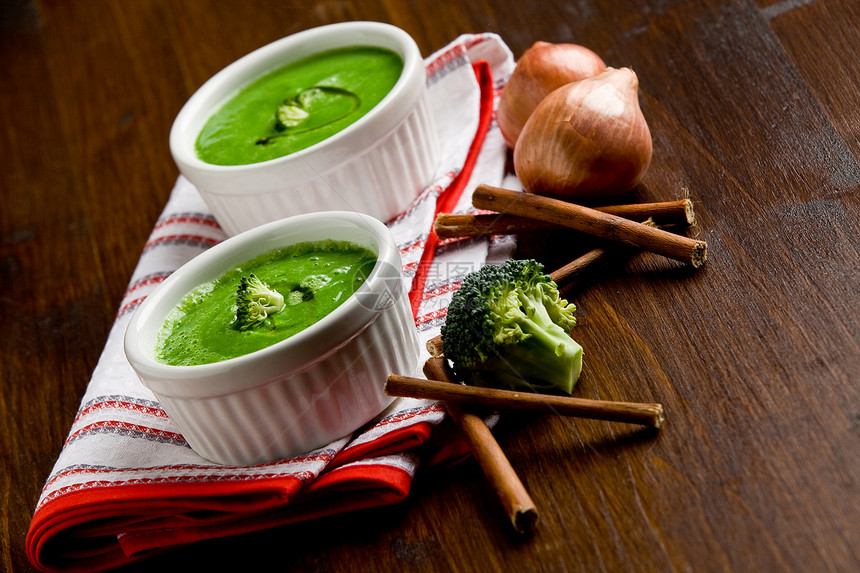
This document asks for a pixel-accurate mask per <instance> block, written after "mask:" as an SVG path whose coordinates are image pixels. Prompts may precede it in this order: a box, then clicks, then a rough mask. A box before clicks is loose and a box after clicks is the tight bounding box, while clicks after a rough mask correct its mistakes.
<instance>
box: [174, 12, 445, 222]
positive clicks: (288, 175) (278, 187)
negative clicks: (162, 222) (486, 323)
mask: <svg viewBox="0 0 860 573" xmlns="http://www.w3.org/2000/svg"><path fill="white" fill-rule="evenodd" d="M353 46H372V47H379V48H385V49H388V50H391V51H394V52H395V53H397V54H399V55H400V57H401V58H402V59H403V71H402V73H401V76H400V78H399V80H398V81H397V83H396V84H395V85H394V87H393V88H392V89H391V91H390V92H389V93H388V95H387V96H385V98H384V99H383V100H382V101H381V102H380V103H379V104H377V105H376V106H375V107H374V108H373V109H371V110H370V111H369V112H368V113H367V114H366V115H365V116H363V117H361V118H360V119H358V120H357V121H356V122H355V123H353V124H352V125H350V126H349V127H347V128H345V129H344V130H342V131H340V132H338V133H336V134H334V135H332V136H331V137H329V138H328V139H325V140H323V141H321V142H320V143H317V144H316V145H312V146H311V147H308V148H306V149H304V150H302V151H299V152H295V153H292V154H290V155H286V156H284V157H280V158H277V159H271V160H269V161H264V162H260V163H254V164H250V165H235V166H223V165H212V164H210V163H206V162H204V161H202V160H201V159H200V158H199V157H198V156H197V153H196V151H195V142H196V140H197V136H198V135H199V133H200V130H201V129H202V127H203V125H204V124H205V123H206V121H207V120H208V119H209V118H210V117H211V115H212V114H213V113H215V112H216V111H217V110H218V109H219V108H220V107H221V106H222V105H223V104H224V103H225V102H226V101H227V100H229V99H230V98H231V97H232V96H234V95H235V94H236V93H237V91H238V90H239V89H240V88H241V87H243V86H245V85H247V84H248V83H250V82H251V81H252V80H254V79H256V78H258V77H260V76H262V75H263V74H265V73H267V72H270V71H273V70H275V69H278V68H280V67H282V66H284V65H287V64H289V63H291V62H294V61H297V60H300V59H303V58H306V57H308V56H312V55H314V54H317V53H320V52H325V51H328V50H333V49H337V48H344V47H353ZM170 150H171V153H172V155H173V158H174V160H175V162H176V164H177V166H178V167H179V170H180V172H181V173H182V174H183V175H184V176H185V177H186V178H187V179H188V180H190V181H191V183H193V184H194V185H195V186H196V187H197V189H198V190H199V191H200V193H201V194H202V196H203V198H204V200H205V201H206V203H207V204H208V206H209V207H210V209H211V210H212V211H213V213H214V215H215V217H216V219H217V220H218V222H219V223H220V224H221V226H222V227H223V228H224V230H225V231H226V232H227V233H228V234H231V235H232V234H236V233H238V232H241V231H244V230H247V229H250V228H252V227H255V226H257V225H260V224H263V223H266V222H269V221H274V220H277V219H280V218H283V217H287V216H291V215H296V214H301V213H310V212H316V211H325V210H345V211H356V212H359V213H366V214H369V215H371V216H373V217H375V218H377V219H380V220H382V221H387V220H389V219H391V218H393V217H394V216H396V215H398V214H399V213H401V212H402V211H403V210H404V209H405V208H406V207H407V206H408V205H409V203H410V202H411V201H412V200H413V199H414V198H415V197H416V196H417V195H418V193H419V192H420V191H421V189H423V188H424V186H425V185H427V184H428V183H429V182H430V180H431V179H432V177H433V175H434V172H435V170H436V167H437V165H438V161H439V144H438V141H437V135H436V129H435V126H434V123H433V118H432V115H431V113H430V111H429V107H428V103H427V86H426V72H425V69H424V62H423V60H422V58H421V53H420V51H419V49H418V46H417V45H416V44H415V42H414V40H413V39H412V38H411V37H410V36H409V35H408V34H407V33H406V32H404V31H403V30H401V29H399V28H396V27H394V26H391V25H389V24H383V23H378V22H346V23H341V24H331V25H328V26H322V27H319V28H312V29H309V30H305V31H303V32H299V33H297V34H294V35H291V36H287V37H285V38H282V39H281V40H278V41H276V42H273V43H271V44H268V45H266V46H264V47H262V48H260V49H258V50H256V51H254V52H252V53H250V54H248V55H247V56H245V57H243V58H241V59H239V60H237V61H236V62H234V63H232V64H230V65H229V66H227V67H226V68H224V69H223V70H221V71H220V72H218V73H217V74H216V75H215V76H213V77H212V78H211V79H209V80H208V81H207V82H206V83H205V84H204V85H203V86H201V87H200V89H199V90H198V91H197V92H195V93H194V95H193V96H192V97H191V98H190V99H189V100H188V102H187V103H186V104H185V106H184V107H183V108H182V110H181V111H180V112H179V114H178V115H177V117H176V120H175V121H174V124H173V127H172V129H171V132H170Z"/></svg>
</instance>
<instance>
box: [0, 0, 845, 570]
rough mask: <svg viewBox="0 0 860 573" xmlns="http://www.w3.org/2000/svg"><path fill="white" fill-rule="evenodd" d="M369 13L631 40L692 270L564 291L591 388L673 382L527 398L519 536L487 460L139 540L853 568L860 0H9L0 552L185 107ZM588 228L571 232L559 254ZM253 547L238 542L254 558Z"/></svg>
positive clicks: (212, 547)
mask: <svg viewBox="0 0 860 573" xmlns="http://www.w3.org/2000/svg"><path fill="white" fill-rule="evenodd" d="M357 19H369V20H380V21H386V22H390V23H393V24H395V25H397V26H400V27H402V28H404V29H405V30H406V31H407V32H409V33H410V34H411V35H412V36H413V37H414V38H415V39H416V41H417V42H418V44H419V46H420V48H421V50H422V53H423V54H424V55H429V54H430V53H432V52H433V51H435V50H437V49H439V48H441V47H443V46H444V45H445V44H447V43H448V42H450V41H451V40H452V39H454V38H455V37H456V36H457V35H459V34H461V33H468V32H479V31H490V32H496V33H498V34H500V35H501V36H502V38H503V39H504V40H505V41H506V43H507V44H508V45H509V46H510V47H511V49H512V50H513V52H514V53H515V54H516V55H517V56H519V55H520V54H521V53H522V52H523V51H524V50H525V49H526V48H528V47H529V46H530V45H531V44H532V43H533V42H534V41H536V40H545V41H551V42H576V43H581V44H584V45H586V46H588V47H590V48H592V49H593V50H595V51H597V52H598V53H599V54H600V55H601V56H603V58H604V59H605V60H606V62H607V63H608V64H609V65H612V66H632V67H633V68H634V70H635V71H636V72H637V74H638V75H639V78H640V85H641V90H640V100H641V104H642V109H643V113H644V114H645V117H646V118H647V120H648V122H649V126H650V127H651V130H652V134H653V137H654V160H653V162H652V164H651V167H650V169H649V171H648V173H647V175H646V177H645V179H644V181H643V183H642V184H641V185H640V187H639V188H638V189H637V190H636V191H635V192H634V193H633V195H632V196H631V198H632V199H635V200H642V201H669V200H674V199H677V198H678V197H679V196H683V194H684V193H689V196H690V198H691V199H692V200H693V202H694V204H695V210H696V218H697V221H698V227H697V228H694V229H692V230H691V231H690V232H689V235H690V236H693V237H696V238H699V239H702V240H705V241H707V243H708V262H707V263H706V264H705V266H704V267H703V268H701V269H699V270H698V271H692V270H690V269H688V268H686V267H684V266H683V265H681V264H678V263H675V262H672V261H668V260H666V259H665V258H662V257H658V256H654V255H649V254H640V255H636V256H634V257H632V258H625V259H623V260H619V261H618V262H617V264H615V265H610V266H608V267H603V270H601V271H600V273H599V274H596V275H595V276H593V277H591V280H589V281H587V282H586V283H585V284H581V285H578V287H577V289H576V290H574V291H573V292H569V293H567V296H568V298H569V299H571V300H573V301H574V302H575V303H576V304H577V306H578V307H579V311H578V317H579V326H578V327H577V329H576V332H575V334H576V338H577V341H578V342H580V343H581V344H582V346H583V347H584V348H585V361H586V369H585V371H584V374H583V376H582V379H581V381H580V383H579V386H578V387H577V390H576V395H577V396H579V397H583V398H601V399H608V400H618V401H630V400H635V401H642V402H660V403H662V404H663V405H664V407H665V411H666V417H667V422H666V425H665V426H664V428H663V430H661V432H659V433H657V434H655V433H653V432H649V431H647V430H645V431H643V430H637V429H635V428H628V427H623V426H618V425H613V424H611V423H607V422H599V421H594V420H579V419H571V418H563V417H554V416H539V415H523V414H511V415H506V416H504V417H503V418H502V421H501V422H500V424H499V426H498V427H497V428H496V429H495V430H494V433H495V434H496V436H497V439H498V441H499V443H500V444H501V445H502V447H503V448H504V450H505V453H506V454H507V456H508V458H509V460H510V462H511V464H512V465H513V466H514V467H515V468H516V469H517V473H518V474H519V476H520V478H521V479H522V480H523V482H524V485H525V486H526V488H527V489H528V491H529V493H530V495H531V496H532V499H533V500H534V501H535V503H536V504H537V506H538V508H539V510H540V512H541V521H540V524H539V526H538V528H537V530H536V531H535V534H534V535H533V536H531V537H530V538H528V539H525V540H523V539H520V538H518V537H517V536H515V535H514V534H512V533H511V532H510V531H509V528H507V527H505V526H504V523H503V522H502V521H501V520H502V519H503V516H502V515H500V514H501V511H500V509H499V508H498V506H497V504H496V500H495V499H494V495H493V494H492V492H490V491H488V489H487V487H486V485H485V481H484V480H483V477H482V475H481V472H480V469H479V468H478V467H477V465H476V464H475V463H474V462H472V461H467V462H465V463H463V464H461V465H458V466H456V467H453V468H447V469H436V470H433V471H431V472H426V473H419V476H418V478H417V480H416V483H415V484H414V486H413V491H412V493H411V495H410V496H409V498H408V499H407V500H406V501H405V502H404V503H401V504H399V505H397V506H393V507H386V508H382V509H378V510H372V511H366V512H361V513H356V514H351V515H343V516H337V517H334V518H329V519H324V520H320V521H317V522H312V523H308V524H301V525H298V526H291V527H283V528H279V529H277V530H271V531H265V532H260V533H255V534H249V535H244V536H241V537H237V538H232V539H227V540H219V541H217V542H207V543H201V544H199V545H195V546H191V547H187V548H184V549H181V550H179V551H177V552H176V553H175V554H171V555H166V556H162V557H158V558H155V559H154V560H153V561H151V562H149V563H146V564H143V565H141V566H138V567H136V568H131V570H140V571H149V570H153V569H154V568H158V567H161V568H169V566H170V564H171V563H173V562H174V561H173V560H174V559H177V558H181V559H193V560H194V561H195V562H197V563H198V564H199V565H200V567H201V568H203V567H207V566H208V567H210V568H212V569H215V570H223V569H224V568H225V567H228V566H231V565H238V564H247V563H248V562H249V561H250V567H251V569H255V568H259V569H261V568H263V567H277V568H278V569H280V570H285V569H294V570H309V571H338V572H347V571H367V570H378V571H403V570H410V571H426V572H430V571H445V570H449V571H492V570H537V571H559V570H566V571H600V570H602V571H621V570H624V571H675V570H691V571H739V572H740V571H799V570H814V571H856V570H858V569H860V528H858V526H857V524H858V522H860V483H858V480H860V477H858V476H860V374H858V372H860V310H858V309H860V239H858V237H860V216H858V215H860V194H858V189H860V161H858V157H860V130H858V128H857V126H858V125H860V83H858V81H857V78H858V77H860V29H858V26H857V22H858V21H860V7H858V4H857V3H856V2H854V1H853V0H834V1H830V2H823V1H821V0H810V1H793V0H781V1H767V0H759V2H758V3H756V2H751V1H740V0H730V1H723V0H703V1H701V2H657V1H654V2H633V1H620V2H598V1H596V0H593V1H592V0H585V1H582V2H557V1H541V2H486V1H474V2H459V1H449V0H438V1H436V2H395V1H389V0H385V1H382V2H376V1H375V2H370V1H368V2H336V1H330V0H321V1H319V2H295V1H287V2H283V1H278V2H275V1H264V0H255V1H249V2H219V1H215V0H209V1H201V0H193V1H192V0H183V1H175V0H135V1H134V2H114V1H108V0H91V1H88V2H63V1H59V0H41V1H36V0H11V1H9V2H3V3H0V61H2V62H3V65H2V66H0V117H2V126H0V157H2V158H3V169H2V170H0V190H2V203H0V231H2V243H0V309H2V324H3V326H2V328H0V382H2V392H0V465H2V468H3V471H2V472H0V499H2V503H3V508H4V509H3V512H2V517H0V549H2V554H0V570H4V571H30V570H31V566H30V565H29V563H28V562H27V559H26V556H25V553H24V538H25V534H26V531H27V527H28V525H29V522H30V518H31V516H32V511H33V509H34V507H35V504H36V501H37V499H38V495H39V491H40V490H41V488H42V485H43V484H44V480H45V478H46V477H47V475H48V473H49V472H50V469H51V467H52V466H53V463H54V460H55V459H56V456H57V455H58V453H59V451H60V448H61V446H62V443H63V440H64V439H65V437H66V435H67V433H68V429H69V427H70V425H71V423H72V420H73V418H74V415H75V412H76V409H77V407H78V404H79V401H80V399H81V396H82V395H83V392H84V389H85V388H86V385H87V382H88V380H89V377H90V374H91V372H92V369H93V367H94V366H95V363H96V361H97V359H98V357H99V354H100V352H101V349H102V347H103V345H104V342H105V339H106V337H107V333H108V330H109V328H110V326H111V324H112V323H113V320H114V316H115V314H116V311H117V307H118V305H119V303H120V300H121V298H122V295H123V292H124V291H125V288H126V284H127V281H128V278H129V277H130V275H131V272H132V270H133V268H134V266H135V264H136V262H137V259H138V257H139V255H140V251H141V248H142V246H143V244H144V241H145V240H146V238H147V236H148V235H149V232H150V230H151V228H152V226H153V224H154V222H155V219H156V217H157V215H158V214H159V213H160V212H161V209H162V208H163V205H164V202H165V200H166V198H167V195H168V193H169V191H170V189H171V187H172V185H173V183H174V181H175V179H176V176H177V170H176V167H175V166H174V164H173V162H172V160H171V158H170V154H169V150H168V147H167V135H168V132H169V130H170V125H171V122H172V120H173V118H174V117H175V115H176V113H177V112H178V111H179V109H180V107H181V106H182V104H183V103H184V102H185V100H186V99H187V98H188V97H189V95H190V94H191V93H192V92H193V91H194V90H195V89H196V88H197V87H198V86H200V85H201V84H202V83H203V82H204V81H205V80H206V79H207V78H208V77H209V76H211V75H212V74H213V73H215V72H216V71H217V70H219V69H220V68H222V67H223V66H225V65H226V64H228V63H229V62H231V61H233V60H235V59H236V58H238V57H240V56H241V55H243V54H245V53H247V52H249V51H251V50H253V49H255V48H257V47H259V46H261V45H263V44H265V43H267V42H270V41H272V40H275V39H277V38H280V37H282V36H284V35H287V34H290V33H293V32H296V31H299V30H302V29H305V28H309V27H313V26H316V25H320V24H325V23H330V22H336V21H344V20H357ZM571 258H572V257H568V259H567V260H570V259H571ZM244 569H247V567H245V568H244Z"/></svg>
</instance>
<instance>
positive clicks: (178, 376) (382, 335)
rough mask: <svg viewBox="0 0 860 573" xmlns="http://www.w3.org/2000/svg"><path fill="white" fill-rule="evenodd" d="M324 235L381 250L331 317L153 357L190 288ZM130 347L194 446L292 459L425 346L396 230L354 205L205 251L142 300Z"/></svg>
mask: <svg viewBox="0 0 860 573" xmlns="http://www.w3.org/2000/svg"><path fill="white" fill-rule="evenodd" d="M322 239H333V240H344V241H351V242H354V243H358V244H360V245H363V246H366V247H367V248H369V249H371V250H372V251H374V252H376V253H377V255H378V258H377V261H376V264H375V265H374V267H373V270H372V271H371V273H370V275H369V276H368V278H367V279H366V280H365V282H364V283H363V284H362V286H361V287H360V288H359V289H358V290H357V291H356V292H355V293H354V294H353V295H352V296H351V297H350V298H349V299H347V300H346V301H345V302H344V303H342V304H341V305H340V306H338V307H337V308H336V309H335V310H334V311H332V312H331V313H330V314H328V315H327V316H325V317H323V318H322V319H321V320H320V321H318V322H317V323H315V324H313V325H311V326H310V327H308V328H307V329H305V330H303V331H301V332H299V333H297V334H295V335H293V336H292V337H290V338H287V339H286V340H284V341H282V342H279V343H276V344H274V345H272V346H269V347H267V348H264V349H262V350H258V351H256V352H253V353H250V354H247V355H244V356H240V357H237V358H232V359H229V360H224V361H222V362H216V363H212V364H202V365H196V366H170V365H167V364H163V363H161V362H158V361H157V360H156V359H155V347H156V342H157V334H158V331H159V329H160V328H161V326H162V324H163V323H164V320H165V318H166V317H167V315H168V313H169V312H170V311H171V310H172V309H173V308H174V307H175V306H176V305H177V304H178V303H179V302H180V301H181V300H182V299H183V298H184V297H185V295H186V294H187V293H189V292H190V291H191V290H193V289H194V288H196V287H197V286H199V285H201V284H202V283H204V282H208V281H211V280H214V279H216V278H218V277H219V276H221V275H222V274H224V273H225V272H226V271H227V270H229V269H231V268H232V267H234V266H236V265H239V264H241V263H244V262H246V261H248V260H250V259H252V258H254V257H256V256H258V255H261V254H263V253H266V252H269V251H271V250H273V249H277V248H281V247H285V246H288V245H292V244H295V243H299V242H303V241H315V240H322ZM124 345H125V353H126V356H127V357H128V360H129V362H130V363H131V366H132V367H133V368H134V370H135V372H136V373H137V374H138V376H139V377H140V380H141V381H142V383H143V384H144V385H145V386H146V387H148V388H149V389H150V390H152V392H153V393H154V394H155V395H156V397H157V398H158V400H159V401H160V402H161V404H162V406H163V407H164V410H165V411H166V412H167V414H168V416H169V417H170V418H171V419H172V420H173V421H174V422H175V423H176V424H177V426H179V428H180V430H181V431H182V435H183V436H184V437H185V439H186V440H187V441H188V443H189V445H190V446H191V448H192V449H193V450H194V451H195V452H197V453H198V454H200V455H201V456H203V457H204V458H207V459H209V460H212V461H215V462H218V463H222V464H230V465H250V464H258V463H264V462H267V461H272V460H275V459H281V458H286V457H290V456H294V455H297V454H301V453H303V452H307V451H310V450H312V449H315V448H318V447H321V446H324V445H325V444H327V443H330V442H331V441H333V440H336V439H338V438H341V437H343V436H346V435H348V434H350V433H351V432H353V431H354V430H356V429H357V428H359V427H361V426H362V425H363V424H365V423H366V422H368V421H370V420H371V419H373V418H374V417H375V416H377V415H378V414H379V413H381V412H382V411H383V410H384V409H385V408H386V407H387V406H388V405H389V404H390V403H391V401H392V398H391V397H389V396H387V395H386V394H385V393H384V391H383V387H384V384H385V380H386V378H387V377H388V375H389V374H391V373H405V374H407V375H415V373H416V372H417V370H418V361H419V352H420V350H419V343H418V336H417V333H416V329H415V324H414V322H413V319H412V313H411V310H410V307H409V303H408V301H407V295H406V292H405V288H404V287H403V282H402V277H401V262H400V254H399V252H398V250H397V247H396V245H395V243H394V240H393V238H392V236H391V234H390V232H389V231H388V229H387V228H386V227H385V225H383V224H382V223H381V222H380V221H378V220H376V219H374V218H372V217H369V216H367V215H361V214H357V213H349V212H322V213H312V214H305V215H298V216H295V217H290V218H286V219H283V220H280V221H276V222H272V223H268V224H265V225H262V226H259V227H257V228H254V229H252V230H250V231H246V232H244V233H241V234H239V235H236V236H234V237H231V238H229V239H227V240H226V241H224V242H222V243H220V244H218V245H216V246H215V247H213V248H211V249H209V250H208V251H206V252H204V253H202V254H200V255H198V256H197V257H195V258H194V259H192V260H191V261H189V262H188V263H186V264H185V265H183V266H182V267H181V268H180V269H179V270H177V271H176V272H175V273H173V274H172V275H171V276H170V277H168V279H167V280H165V281H164V282H163V283H162V284H161V285H159V287H158V288H157V289H155V290H154V291H153V292H152V294H150V295H149V296H148V297H147V298H146V300H145V301H144V302H143V303H142V304H141V305H140V307H139V308H138V309H137V311H136V312H135V314H134V316H133V317H132V319H131V322H130V323H129V326H128V329H127V331H126V334H125V340H124Z"/></svg>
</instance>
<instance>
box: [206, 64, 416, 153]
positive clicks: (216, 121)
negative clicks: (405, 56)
mask: <svg viewBox="0 0 860 573" xmlns="http://www.w3.org/2000/svg"><path fill="white" fill-rule="evenodd" d="M402 71H403V60H402V59H401V58H400V56H398V55H397V54H395V53H394V52H392V51H389V50H385V49H382V48H372V47H352V48H342V49H337V50H331V51H328V52H322V53H320V54H317V55H314V56H310V57H308V58H305V59H303V60H299V61H297V62H293V63H291V64H289V65H287V66H284V67H282V68H280V69H277V70H275V71H273V72H271V73H269V74H267V75H265V76H262V77H260V78H258V79H257V80H254V81H253V82H251V83H250V84H249V85H247V86H245V87H244V88H242V89H241V90H240V91H239V92H238V93H237V94H236V95H235V96H234V97H233V98H232V99H230V100H229V101H228V102H227V103H226V104H224V106H223V107H221V108H220V109H219V110H218V111H217V112H215V114H214V115H213V116H212V117H211V118H209V120H208V121H207V122H206V124H205V125H204V126H203V129H202V130H201V132H200V134H199V136H198V137H197V143H196V150H197V155H198V157H199V158H200V159H202V160H203V161H205V162H207V163H212V164H215V165H246V164H249V163H258V162H260V161H267V160H269V159H275V158H277V157H282V156H284V155H288V154H290V153H294V152H296V151H300V150H302V149H305V148H307V147H310V146H311V145H314V144H315V143H319V142H320V141H322V140H324V139H326V138H328V137H331V136H332V135H334V134H335V133H337V132H339V131H341V130H343V129H344V128H346V127H347V126H349V125H351V124H353V123H354V122H355V121H357V120H358V119H359V118H361V117H362V116H364V115H365V114H366V113H367V112H369V111H370V110H371V109H373V107H374V106H376V105H377V104H378V103H379V102H380V101H382V99H383V98H384V97H385V96H386V94H388V92H390V91H391V88H393V87H394V84H396V83H397V80H398V79H399V78H400V74H401V72H402Z"/></svg>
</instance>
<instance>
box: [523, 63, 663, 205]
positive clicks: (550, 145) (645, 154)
mask: <svg viewBox="0 0 860 573" xmlns="http://www.w3.org/2000/svg"><path fill="white" fill-rule="evenodd" d="M638 89H639V78H637V77H636V74H635V73H634V72H633V70H631V69H630V68H620V69H615V68H607V70H606V71H604V72H602V73H600V74H599V75H597V76H595V77H593V78H589V79H586V80H581V81H579V82H574V83H571V84H567V85H565V86H562V87H560V88H558V89H557V90H555V91H554V92H552V93H551V94H550V95H548V96H547V97H546V98H544V100H543V101H542V102H541V103H540V104H539V105H538V107H537V108H536V109H535V111H534V113H533V114H532V115H531V117H530V118H529V120H528V121H527V122H526V125H525V126H524V127H523V130H522V133H521V134H520V137H519V139H518V141H517V145H516V147H515V148H514V169H515V170H516V172H517V176H518V177H519V179H520V182H521V183H522V184H523V186H524V187H525V189H526V190H527V191H529V192H531V193H535V194H538V195H546V196H550V197H555V198H558V199H563V200H566V201H578V200H582V199H586V200H588V199H598V198H604V197H615V196H618V195H622V194H624V193H626V192H627V191H630V190H631V189H633V187H635V186H636V185H637V184H638V183H639V180H640V179H641V178H642V175H644V173H645V171H646V170H647V169H648V165H649V164H650V163H651V152H652V144H651V132H650V130H649V129H648V124H647V123H646V122H645V117H644V116H643V115H642V110H641V109H640V108H639V95H638Z"/></svg>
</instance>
